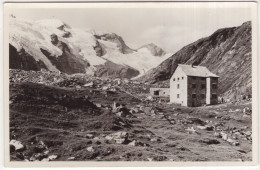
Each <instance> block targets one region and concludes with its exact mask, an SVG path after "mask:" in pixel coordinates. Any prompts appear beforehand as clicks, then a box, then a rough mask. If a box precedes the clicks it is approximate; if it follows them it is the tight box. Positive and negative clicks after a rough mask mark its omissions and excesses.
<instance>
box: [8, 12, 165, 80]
mask: <svg viewBox="0 0 260 170" xmlns="http://www.w3.org/2000/svg"><path fill="white" fill-rule="evenodd" d="M9 28H10V29H9V30H10V32H9V49H10V50H9V54H10V68H14V69H24V70H40V69H41V68H44V69H47V70H50V71H61V72H64V73H67V74H74V73H87V74H90V75H96V76H107V77H124V78H133V77H136V76H138V75H139V76H140V75H142V74H144V73H145V72H146V71H148V70H149V69H151V68H154V67H156V66H158V65H159V64H160V63H161V62H162V61H163V60H165V59H166V58H167V57H169V56H170V55H169V54H168V55H167V54H166V53H165V52H164V51H163V50H162V49H161V50H159V51H158V48H157V46H155V45H154V46H153V47H150V49H149V50H143V49H138V50H133V49H131V48H130V47H128V46H127V45H126V43H125V42H124V40H123V38H122V37H120V36H119V35H116V34H115V33H110V32H100V31H95V30H91V29H86V30H80V29H75V28H71V27H70V26H69V25H67V24H66V23H64V22H62V21H60V20H57V19H45V20H39V21H31V20H26V19H21V18H16V17H14V16H13V17H11V18H10V23H9ZM153 48H154V49H153ZM154 52H156V53H154ZM157 55H160V56H161V57H158V56H157ZM140 73H141V74H140Z"/></svg>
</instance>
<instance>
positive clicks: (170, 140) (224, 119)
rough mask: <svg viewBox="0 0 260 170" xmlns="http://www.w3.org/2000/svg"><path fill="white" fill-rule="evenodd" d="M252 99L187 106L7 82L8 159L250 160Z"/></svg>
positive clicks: (117, 93)
mask: <svg viewBox="0 0 260 170" xmlns="http://www.w3.org/2000/svg"><path fill="white" fill-rule="evenodd" d="M250 109H251V101H241V102H239V103H224V104H219V105H214V106H206V107H197V108H187V107H181V106H178V105H175V104H168V103H164V102H162V103H158V102H157V101H147V100H141V97H140V96H137V95H135V94H129V93H126V92H124V91H119V90H118V91H114V92H109V93H107V92H106V91H104V90H100V89H95V88H90V87H85V88H80V89H76V88H70V87H54V86H52V85H43V84H37V83H29V82H11V83H10V140H11V141H10V151H11V153H10V154H11V160H12V161H52V160H55V161H73V160H75V161H252V138H251V136H252V135H251V133H252V117H251V113H250Z"/></svg>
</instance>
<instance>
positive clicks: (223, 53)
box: [139, 22, 252, 99]
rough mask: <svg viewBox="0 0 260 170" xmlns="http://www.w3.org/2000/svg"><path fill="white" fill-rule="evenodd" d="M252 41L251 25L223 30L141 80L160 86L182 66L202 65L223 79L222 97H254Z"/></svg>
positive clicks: (203, 39)
mask: <svg viewBox="0 0 260 170" xmlns="http://www.w3.org/2000/svg"><path fill="white" fill-rule="evenodd" d="M251 41H252V35H251V22H246V23H244V24H242V25H241V26H239V27H232V28H223V29H219V30H217V31H216V32H215V33H213V34H212V35H211V36H209V37H206V38H202V39H199V40H198V41H196V42H194V43H191V44H189V45H187V46H185V47H183V48H182V49H181V50H179V51H178V52H177V53H175V54H174V55H172V56H171V57H170V58H168V59H167V60H165V61H164V62H162V63H161V64H160V65H159V66H158V67H156V68H154V69H152V70H150V71H149V72H148V73H147V74H146V75H144V76H143V77H141V78H139V80H141V81H143V82H150V83H158V84H160V83H162V82H165V81H166V82H167V81H168V80H169V79H170V77H171V75H172V74H173V72H174V71H175V69H176V68H177V66H178V64H195V65H201V66H206V67H207V68H208V69H209V70H210V71H211V72H213V73H215V74H217V75H218V76H220V78H219V93H220V95H221V96H225V97H226V98H230V99H236V98H237V97H238V96H240V95H243V94H245V95H246V94H250V93H251V87H252V74H251V68H252V59H251V55H252V48H251V43H252V42H251Z"/></svg>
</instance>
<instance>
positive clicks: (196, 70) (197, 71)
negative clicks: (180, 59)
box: [178, 64, 219, 77]
mask: <svg viewBox="0 0 260 170" xmlns="http://www.w3.org/2000/svg"><path fill="white" fill-rule="evenodd" d="M178 67H180V68H181V69H182V71H183V72H184V73H185V74H186V75H187V76H196V77H219V76H217V75H216V74H214V73H212V72H210V71H209V70H208V69H207V68H206V67H204V66H192V65H184V64H178Z"/></svg>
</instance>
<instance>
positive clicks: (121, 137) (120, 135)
mask: <svg viewBox="0 0 260 170" xmlns="http://www.w3.org/2000/svg"><path fill="white" fill-rule="evenodd" d="M105 138H106V139H107V140H115V141H116V143H118V144H122V143H124V142H125V141H126V140H127V138H128V133H127V132H125V131H120V132H116V133H113V134H110V135H107V136H106V137H105Z"/></svg>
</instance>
